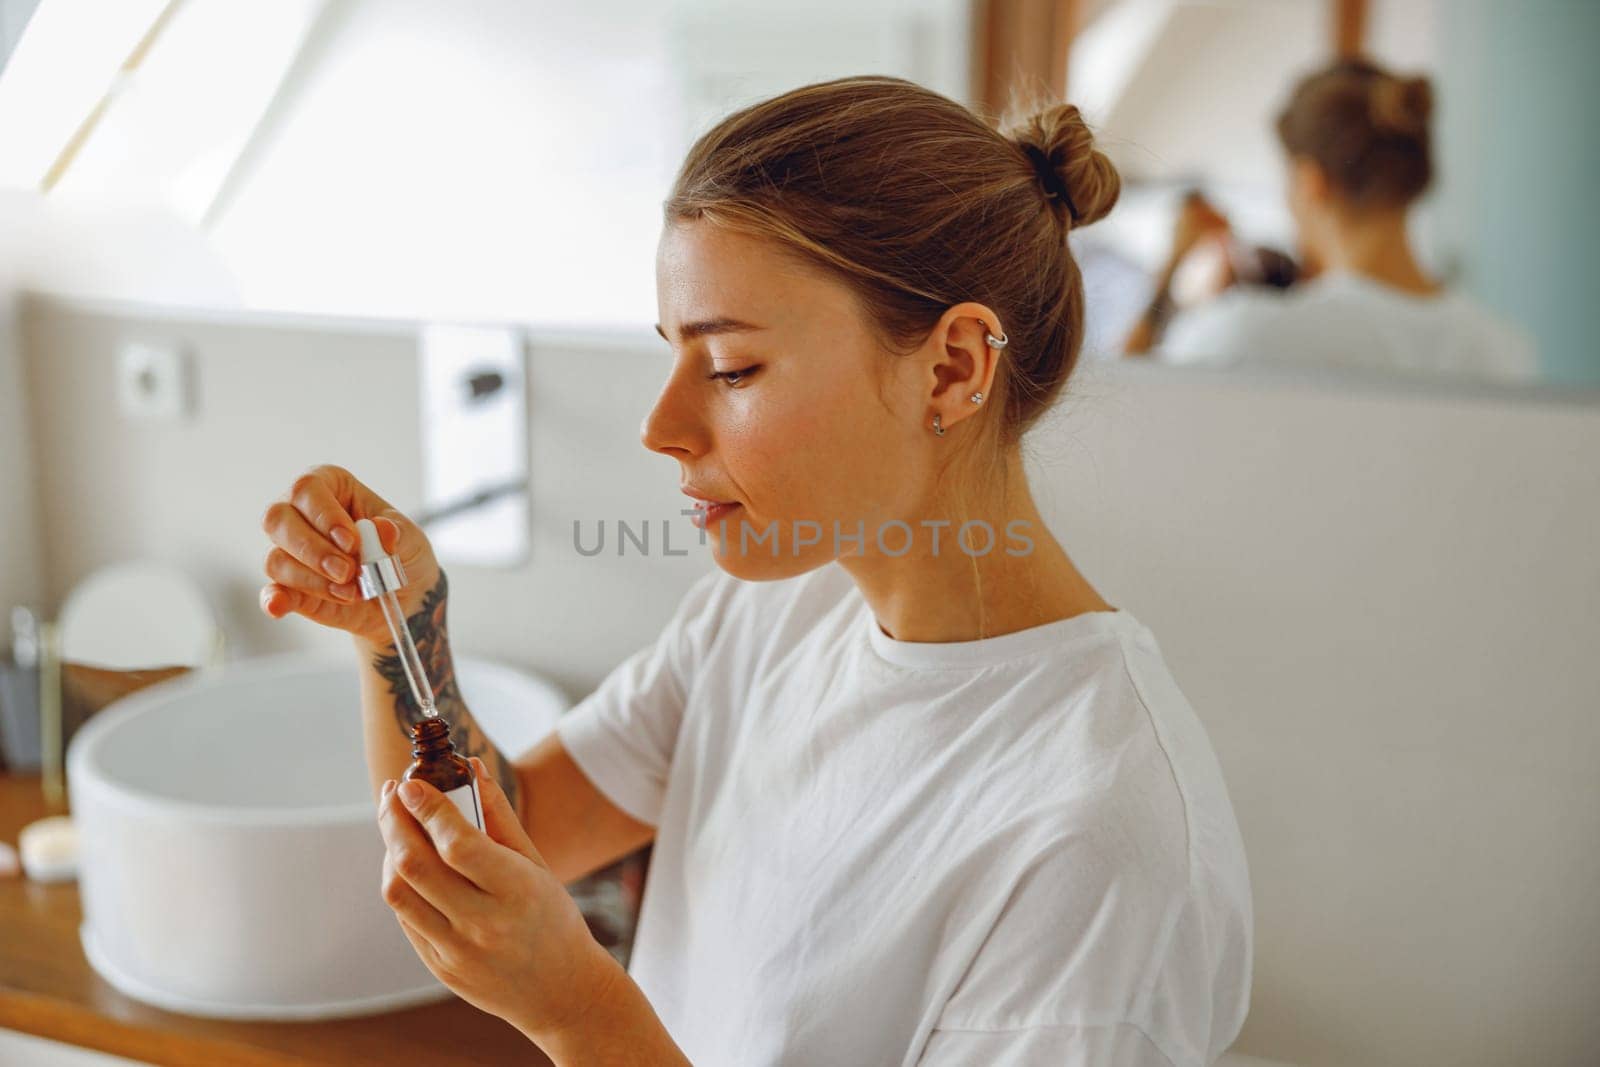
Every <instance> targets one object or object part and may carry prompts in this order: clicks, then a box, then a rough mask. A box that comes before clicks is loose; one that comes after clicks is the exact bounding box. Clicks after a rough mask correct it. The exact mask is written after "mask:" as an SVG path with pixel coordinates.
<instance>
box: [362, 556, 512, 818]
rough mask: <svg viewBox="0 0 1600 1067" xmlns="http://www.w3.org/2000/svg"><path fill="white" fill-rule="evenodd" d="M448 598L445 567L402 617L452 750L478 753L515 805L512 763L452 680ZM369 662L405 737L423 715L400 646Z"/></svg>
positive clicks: (453, 677)
mask: <svg viewBox="0 0 1600 1067" xmlns="http://www.w3.org/2000/svg"><path fill="white" fill-rule="evenodd" d="M448 599H449V582H448V581H447V580H446V579H445V575H444V572H443V571H440V572H439V581H438V583H437V584H435V585H434V587H433V588H432V589H430V590H428V595H427V596H425V597H423V598H422V606H421V607H420V608H419V609H418V610H417V611H416V613H415V614H413V615H411V616H410V617H408V618H407V619H406V628H407V629H408V630H410V631H411V640H412V641H413V642H414V643H415V644H416V646H417V656H418V657H419V658H420V659H421V660H422V669H423V670H424V671H426V672H427V674H428V682H429V684H431V685H432V686H433V703H434V707H435V708H437V709H438V712H439V715H440V717H441V718H443V719H444V721H445V722H446V723H448V724H449V725H450V742H451V744H453V745H454V746H455V750H456V752H457V753H458V754H460V756H461V758H462V759H465V758H467V757H468V756H477V757H478V758H479V759H481V760H483V762H484V765H485V766H486V767H488V768H489V773H491V774H493V775H494V777H495V780H496V781H498V782H499V783H500V788H501V789H502V790H503V791H504V792H505V794H506V799H508V800H510V801H511V807H512V808H513V809H514V810H520V807H519V804H518V800H517V795H518V792H519V788H518V782H517V775H516V770H515V768H513V767H512V766H511V762H510V761H509V760H507V759H505V758H503V757H502V756H501V754H500V751H499V749H497V748H495V747H494V744H493V743H492V742H490V740H489V738H488V736H487V735H486V734H484V732H483V730H482V729H481V728H480V727H479V726H478V724H477V722H476V721H474V720H473V718H472V714H471V713H470V712H469V711H468V710H467V705H466V702H465V701H464V700H462V698H461V689H460V687H459V686H458V685H456V669H455V662H454V661H453V660H452V659H451V657H450V636H449V633H448V632H447V631H446V629H445V605H446V602H447V600H448ZM372 667H373V669H374V670H376V671H377V672H378V675H379V677H381V678H382V679H383V680H384V681H386V682H388V683H389V692H390V693H391V694H392V695H393V696H394V715H395V721H396V723H397V725H398V726H399V728H400V733H401V734H402V735H403V736H404V737H405V738H406V740H407V741H409V740H410V739H411V728H412V726H414V725H416V724H417V723H419V722H421V721H422V720H423V714H422V707H421V706H420V705H419V704H418V703H417V699H416V697H415V696H413V695H412V693H411V686H410V684H409V683H408V682H407V681H406V674H405V668H404V667H403V666H401V663H400V653H399V650H398V649H394V650H391V651H390V652H389V653H388V654H387V655H380V656H378V657H377V658H376V659H374V660H373V661H372Z"/></svg>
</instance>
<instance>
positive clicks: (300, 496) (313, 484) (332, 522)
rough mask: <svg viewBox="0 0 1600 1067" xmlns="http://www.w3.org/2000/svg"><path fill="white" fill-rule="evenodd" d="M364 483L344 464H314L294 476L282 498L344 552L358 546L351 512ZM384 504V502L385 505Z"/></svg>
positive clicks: (356, 549)
mask: <svg viewBox="0 0 1600 1067" xmlns="http://www.w3.org/2000/svg"><path fill="white" fill-rule="evenodd" d="M365 489H366V487H365V486H363V485H361V483H360V482H358V481H356V479H355V476H354V475H352V474H351V473H350V472H349V471H347V470H345V469H344V468H343V467H333V466H322V467H314V468H312V469H311V470H309V471H307V472H306V473H304V474H302V475H301V476H300V477H298V478H296V479H295V480H294V484H293V485H291V486H290V487H289V493H288V495H287V497H286V498H285V499H286V500H288V502H289V503H290V504H293V505H294V507H295V509H296V510H297V511H299V512H300V514H301V515H303V516H305V518H306V521H307V522H308V523H310V524H311V527H312V529H314V530H316V531H317V532H318V533H320V534H321V535H322V536H323V537H324V538H326V539H327V540H328V541H329V542H330V543H332V544H335V545H337V546H338V547H339V549H340V550H341V551H343V552H349V553H354V552H356V551H358V550H359V549H360V547H361V539H360V538H359V537H358V536H356V521H355V516H354V512H355V511H357V510H359V507H360V504H361V501H360V500H359V497H360V496H361V495H363V492H364V491H365ZM385 506H387V505H385Z"/></svg>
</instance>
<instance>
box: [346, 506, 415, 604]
mask: <svg viewBox="0 0 1600 1067" xmlns="http://www.w3.org/2000/svg"><path fill="white" fill-rule="evenodd" d="M356 533H357V534H359V535H360V536H361V574H360V576H359V579H358V583H357V584H359V585H360V587H361V598H362V599H363V600H375V599H377V598H378V597H380V596H382V595H383V594H384V593H392V592H394V591H396V590H398V589H400V588H402V587H403V586H404V585H405V584H406V572H405V571H404V570H403V569H402V568H401V566H400V557H399V556H391V555H388V554H387V553H385V552H384V551H383V541H382V540H381V539H380V538H379V537H378V527H377V525H376V524H375V523H374V522H373V521H372V520H371V519H357V520H356Z"/></svg>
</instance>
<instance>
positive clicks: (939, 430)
mask: <svg viewBox="0 0 1600 1067" xmlns="http://www.w3.org/2000/svg"><path fill="white" fill-rule="evenodd" d="M933 433H934V436H936V437H943V436H944V427H943V426H941V425H939V413H938V412H937V411H935V412H934V413H933Z"/></svg>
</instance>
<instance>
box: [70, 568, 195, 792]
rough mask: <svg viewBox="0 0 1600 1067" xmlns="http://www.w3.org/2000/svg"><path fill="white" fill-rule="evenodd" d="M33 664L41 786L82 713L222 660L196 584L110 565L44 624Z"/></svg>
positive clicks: (175, 575)
mask: <svg viewBox="0 0 1600 1067" xmlns="http://www.w3.org/2000/svg"><path fill="white" fill-rule="evenodd" d="M44 644H45V649H44V651H45V656H44V659H43V661H42V663H41V680H42V685H41V699H40V720H41V730H40V742H41V746H40V747H41V761H42V765H43V770H44V778H45V789H46V792H47V793H48V794H56V792H57V791H58V790H59V789H60V788H61V773H62V767H63V758H64V755H65V753H66V747H67V745H68V743H70V741H71V740H72V735H73V734H74V733H75V732H76V731H77V728H78V727H79V726H81V725H82V724H83V723H84V722H85V721H86V720H87V719H88V718H89V717H90V716H92V715H94V714H95V713H96V712H98V711H99V710H100V709H102V708H104V707H105V706H106V705H108V704H110V703H112V702H114V701H116V700H118V699H120V698H121V697H124V696H127V695H128V694H129V693H132V692H135V691H137V690H140V689H143V688H145V687H146V686H150V685H154V684H156V683H157V682H162V681H166V680H167V679H169V678H174V677H177V676H179V675H182V674H186V673H188V672H189V671H192V670H195V669H199V668H208V667H217V666H220V665H221V664H222V659H223V652H224V646H225V641H224V635H223V630H222V628H221V627H220V626H219V625H218V623H217V619H216V615H215V613H214V612H213V611H212V609H211V607H210V605H209V604H208V603H207V601H206V597H205V594H204V592H203V591H202V590H201V588H200V586H199V585H198V583H196V582H195V580H194V579H192V578H190V577H189V576H188V575H186V574H184V573H183V572H182V571H181V570H178V569H177V568H175V567H172V566H170V565H167V564H163V563H157V562H151V561H134V562H124V563H117V564H112V565H110V566H107V567H103V568H101V569H99V570H96V571H94V572H93V573H92V574H90V575H89V576H88V577H86V578H84V579H83V580H82V581H81V582H79V583H78V584H77V585H76V586H74V587H73V589H72V591H71V592H70V593H68V594H67V597H66V599H65V600H64V601H63V602H62V606H61V612H60V614H59V616H58V618H57V619H56V621H55V623H54V624H52V625H51V626H50V627H49V634H48V636H47V638H46V640H45V642H44Z"/></svg>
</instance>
